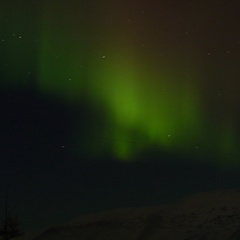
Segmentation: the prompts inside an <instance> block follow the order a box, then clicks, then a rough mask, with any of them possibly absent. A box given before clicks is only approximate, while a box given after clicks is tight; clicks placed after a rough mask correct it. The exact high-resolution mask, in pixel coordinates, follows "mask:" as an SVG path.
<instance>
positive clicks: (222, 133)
mask: <svg viewBox="0 0 240 240" xmlns="http://www.w3.org/2000/svg"><path fill="white" fill-rule="evenodd" d="M201 4H202V3H201ZM201 4H200V3H192V4H190V3H188V4H186V6H185V7H186V8H187V9H188V8H189V9H190V8H191V11H189V12H188V11H187V10H184V11H187V13H185V15H186V16H183V14H182V13H181V11H180V10H179V8H180V7H181V6H180V5H181V4H180V5H179V6H178V3H171V2H168V3H167V2H163V3H157V2H151V3H149V4H147V3H128V2H124V1H123V2H121V3H117V4H116V3H114V4H113V3H111V2H108V1H106V3H104V4H96V3H94V2H88V3H85V4H83V5H84V7H83V8H82V3H78V2H74V3H73V5H72V6H70V7H69V8H66V5H65V3H64V2H61V3H59V2H54V1H51V4H50V3H49V2H47V3H45V5H44V6H43V12H42V18H41V20H40V25H41V27H40V30H39V31H40V33H39V36H40V39H39V45H38V50H39V53H38V59H39V63H38V82H37V86H38V87H39V89H41V91H47V92H49V93H50V94H53V95H56V96H58V97H59V98H63V99H64V100H65V101H68V102H70V103H71V102H75V103H76V102H78V101H81V99H82V98H87V99H90V101H91V102H92V103H93V104H95V103H97V105H99V103H100V105H101V107H102V108H103V109H104V113H105V114H106V116H105V119H106V120H105V122H106V126H105V127H103V128H102V130H101V131H100V133H99V132H98V133H96V135H93V136H91V137H92V138H99V134H101V136H102V138H103V139H104V136H105V135H107V137H109V138H110V139H112V140H111V141H109V142H108V147H107V149H105V147H104V146H103V147H102V148H99V149H101V151H103V152H106V151H108V152H109V151H110V152H111V153H112V154H114V155H115V157H117V158H120V159H131V158H132V157H133V156H134V155H135V154H136V153H139V152H141V149H142V148H144V149H145V148H148V146H149V145H150V146H151V145H157V146H159V147H160V148H163V149H167V150H170V151H178V150H184V149H185V151H187V152H188V151H191V150H192V149H194V148H195V149H198V151H200V152H201V151H203V152H205V153H206V152H207V154H209V153H211V154H213V155H215V157H217V158H221V156H224V158H226V157H225V154H230V155H232V157H231V159H232V160H233V159H234V158H235V160H236V159H237V158H238V149H237V146H238V143H239V142H238V137H237V135H238V128H237V126H234V125H236V123H234V122H236V121H237V118H238V112H237V109H236V107H237V105H238V96H237V92H236V89H237V88H238V86H239V85H238V80H237V79H238V78H239V72H238V71H237V66H236V63H234V65H235V66H227V65H228V64H229V61H230V60H229V58H232V59H234V62H235V61H236V60H237V55H236V51H237V50H239V39H238V33H237V32H236V33H234V32H233V30H232V32H233V33H232V32H229V29H228V28H229V27H230V26H231V28H233V26H232V24H233V23H234V20H235V19H234V17H236V16H234V15H233V16H230V11H234V3H232V6H230V7H228V9H227V10H228V11H229V16H228V18H229V19H228V21H229V22H228V23H227V24H226V23H225V21H226V20H225V19H221V18H220V16H221V14H222V11H223V9H220V8H219V9H218V7H216V8H215V9H214V8H212V6H211V5H210V4H209V6H208V4H207V3H206V4H203V5H201ZM146 5H147V6H146ZM190 5H191V6H190ZM178 7H179V8H178ZM207 8H208V9H209V11H210V13H209V15H207V14H206V15H205V17H204V18H205V19H202V18H203V17H202V16H201V14H203V11H207ZM211 8H212V9H211ZM211 10H212V12H211ZM213 10H214V12H213ZM211 14H212V15H213V16H214V15H215V18H216V19H217V21H216V22H215V20H214V19H215V18H214V17H213V16H211ZM221 23H222V24H224V25H223V28H222V29H221V28H220V26H221ZM226 25H227V26H226ZM217 27H218V28H217ZM211 29H212V31H211ZM203 31H205V32H207V33H208V34H203ZM229 33H231V35H230V34H229ZM234 34H235V36H234V39H233V36H232V35H234ZM214 39H216V40H217V39H219V40H218V41H216V42H215V41H214ZM221 39H222V40H221ZM234 41H235V43H233V42H234ZM230 44H231V45H230ZM233 44H234V45H233ZM230 46H231V47H230ZM222 64H223V65H225V67H222ZM215 65H218V66H219V67H218V68H217V67H216V66H215ZM206 68H209V70H206ZM217 76H218V77H217ZM228 76H231V78H229V77H228ZM226 112H227V114H226ZM109 122H110V123H111V125H110V127H111V129H112V130H111V131H110V132H109V131H108V130H107V129H108V126H109V125H108V124H109ZM96 124H97V123H96ZM106 128H107V129H106ZM75 138H76V139H77V136H75ZM91 141H94V140H93V139H90V142H91ZM131 142H139V143H138V144H135V145H138V147H136V146H135V147H133V145H134V144H131ZM79 144H80V145H81V143H80V142H79ZM99 144H101V142H99ZM96 154H100V153H97V152H96ZM227 161H230V159H229V158H228V160H227Z"/></svg>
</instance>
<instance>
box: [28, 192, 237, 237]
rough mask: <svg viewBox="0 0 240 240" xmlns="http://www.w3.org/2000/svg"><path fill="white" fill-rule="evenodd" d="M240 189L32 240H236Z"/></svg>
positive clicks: (128, 212)
mask: <svg viewBox="0 0 240 240" xmlns="http://www.w3.org/2000/svg"><path fill="white" fill-rule="evenodd" d="M239 203H240V189H230V190H224V189H223V190H218V191H212V192H203V193H198V194H194V195H192V196H189V197H186V198H184V199H182V200H180V201H178V202H176V203H172V204H168V205H160V206H157V207H151V208H125V209H114V210H111V211H106V212H103V213H98V214H90V215H83V216H80V217H79V218H76V219H73V220H72V221H70V222H69V223H67V224H63V225H59V226H54V227H50V228H48V229H47V230H46V231H43V233H42V234H40V235H39V236H38V237H36V238H33V240H67V239H68V240H69V239H71V240H80V239H81V240H123V239H124V240H148V239H152V240H159V239H167V240H168V239H169V240H187V239H188V240H200V239H201V240H210V239H216V240H236V239H238V238H239V236H240V230H239V229H240V204H239Z"/></svg>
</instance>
